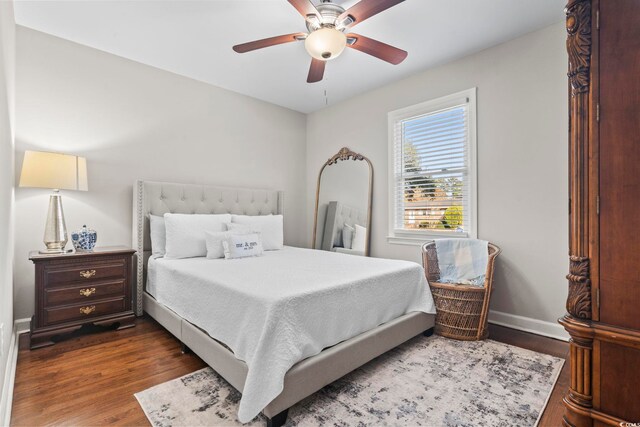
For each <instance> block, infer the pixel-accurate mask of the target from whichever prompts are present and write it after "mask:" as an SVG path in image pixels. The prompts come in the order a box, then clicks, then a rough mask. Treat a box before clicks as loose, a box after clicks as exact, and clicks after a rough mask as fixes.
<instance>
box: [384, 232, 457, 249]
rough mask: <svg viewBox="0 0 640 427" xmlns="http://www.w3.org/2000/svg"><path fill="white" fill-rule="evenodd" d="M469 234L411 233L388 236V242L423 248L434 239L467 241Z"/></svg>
mask: <svg viewBox="0 0 640 427" xmlns="http://www.w3.org/2000/svg"><path fill="white" fill-rule="evenodd" d="M468 237H469V234H468V233H442V234H440V233H411V234H395V235H391V236H387V242H388V243H390V244H392V245H405V246H422V245H424V244H425V243H427V242H429V241H431V240H434V239H466V238H468Z"/></svg>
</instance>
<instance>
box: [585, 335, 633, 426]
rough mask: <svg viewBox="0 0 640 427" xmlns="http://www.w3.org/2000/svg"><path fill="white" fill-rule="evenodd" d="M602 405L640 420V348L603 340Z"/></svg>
mask: <svg viewBox="0 0 640 427" xmlns="http://www.w3.org/2000/svg"><path fill="white" fill-rule="evenodd" d="M600 360H602V364H601V365H600V408H596V409H599V410H600V411H602V412H605V413H607V414H610V415H613V416H616V417H618V418H621V419H623V420H626V421H630V422H640V387H639V385H640V369H638V368H637V367H638V366H640V350H638V349H635V348H631V347H624V346H621V345H618V344H612V343H609V342H601V343H600Z"/></svg>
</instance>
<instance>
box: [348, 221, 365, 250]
mask: <svg viewBox="0 0 640 427" xmlns="http://www.w3.org/2000/svg"><path fill="white" fill-rule="evenodd" d="M355 229H356V232H355V233H354V235H353V242H352V243H351V249H353V250H354V251H358V252H363V253H364V252H365V248H366V245H367V229H366V228H364V227H363V226H361V225H358V224H356V225H355Z"/></svg>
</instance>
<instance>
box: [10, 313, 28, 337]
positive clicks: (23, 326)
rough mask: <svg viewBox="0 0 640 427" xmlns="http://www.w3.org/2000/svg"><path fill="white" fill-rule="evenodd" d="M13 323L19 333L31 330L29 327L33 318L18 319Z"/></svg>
mask: <svg viewBox="0 0 640 427" xmlns="http://www.w3.org/2000/svg"><path fill="white" fill-rule="evenodd" d="M13 323H14V327H15V329H16V333H17V334H18V335H20V334H24V333H25V332H29V329H31V319H29V318H28V317H27V318H24V319H16V321H15V322H13Z"/></svg>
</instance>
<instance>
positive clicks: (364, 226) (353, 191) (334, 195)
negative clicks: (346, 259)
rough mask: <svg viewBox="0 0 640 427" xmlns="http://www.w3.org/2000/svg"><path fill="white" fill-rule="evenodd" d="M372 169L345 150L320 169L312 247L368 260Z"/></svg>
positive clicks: (366, 162)
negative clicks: (358, 256) (359, 256)
mask: <svg viewBox="0 0 640 427" xmlns="http://www.w3.org/2000/svg"><path fill="white" fill-rule="evenodd" d="M372 195H373V166H372V165H371V162H370V161H369V159H367V158H366V157H365V156H363V155H362V154H359V153H354V152H353V151H351V150H349V149H348V148H346V147H344V148H342V149H340V151H339V152H338V153H337V154H336V155H334V156H333V157H331V158H330V159H329V160H327V161H326V162H325V164H324V165H322V167H321V168H320V174H319V175H318V186H317V189H316V209H315V215H314V225H313V240H312V247H313V248H314V249H321V250H325V251H333V252H340V253H346V254H351V255H362V256H369V246H370V237H371V197H372Z"/></svg>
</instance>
